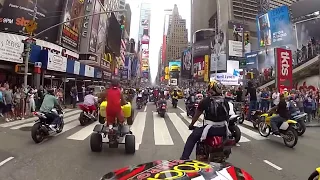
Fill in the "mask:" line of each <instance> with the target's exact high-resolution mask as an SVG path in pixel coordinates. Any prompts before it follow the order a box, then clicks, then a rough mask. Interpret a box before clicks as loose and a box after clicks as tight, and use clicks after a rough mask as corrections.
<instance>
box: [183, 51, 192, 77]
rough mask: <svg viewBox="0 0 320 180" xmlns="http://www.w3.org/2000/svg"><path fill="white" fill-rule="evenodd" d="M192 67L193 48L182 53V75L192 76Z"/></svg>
mask: <svg viewBox="0 0 320 180" xmlns="http://www.w3.org/2000/svg"><path fill="white" fill-rule="evenodd" d="M191 68H192V56H191V50H190V49H187V50H184V51H183V52H182V55H181V77H183V78H190V76H191Z"/></svg>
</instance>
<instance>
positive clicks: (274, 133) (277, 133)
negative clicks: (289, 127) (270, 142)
mask: <svg viewBox="0 0 320 180" xmlns="http://www.w3.org/2000/svg"><path fill="white" fill-rule="evenodd" d="M272 135H274V136H276V137H281V136H280V133H279V132H273V133H272Z"/></svg>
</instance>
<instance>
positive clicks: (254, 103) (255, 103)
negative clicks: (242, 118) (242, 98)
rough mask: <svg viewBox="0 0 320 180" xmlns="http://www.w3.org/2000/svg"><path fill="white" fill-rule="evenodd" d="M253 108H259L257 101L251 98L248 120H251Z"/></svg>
mask: <svg viewBox="0 0 320 180" xmlns="http://www.w3.org/2000/svg"><path fill="white" fill-rule="evenodd" d="M252 110H257V101H251V100H250V104H249V113H248V117H247V119H248V120H250V116H251V112H252Z"/></svg>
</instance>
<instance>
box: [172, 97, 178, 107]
mask: <svg viewBox="0 0 320 180" xmlns="http://www.w3.org/2000/svg"><path fill="white" fill-rule="evenodd" d="M172 107H173V108H177V107H178V98H172Z"/></svg>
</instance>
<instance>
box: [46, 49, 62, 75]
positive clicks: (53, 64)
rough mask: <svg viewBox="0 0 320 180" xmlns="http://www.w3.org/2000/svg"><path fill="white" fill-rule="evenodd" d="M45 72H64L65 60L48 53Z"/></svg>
mask: <svg viewBox="0 0 320 180" xmlns="http://www.w3.org/2000/svg"><path fill="white" fill-rule="evenodd" d="M47 70H52V71H59V72H66V70H67V58H66V57H63V56H61V55H58V54H55V53H52V52H50V51H48V63H47Z"/></svg>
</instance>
